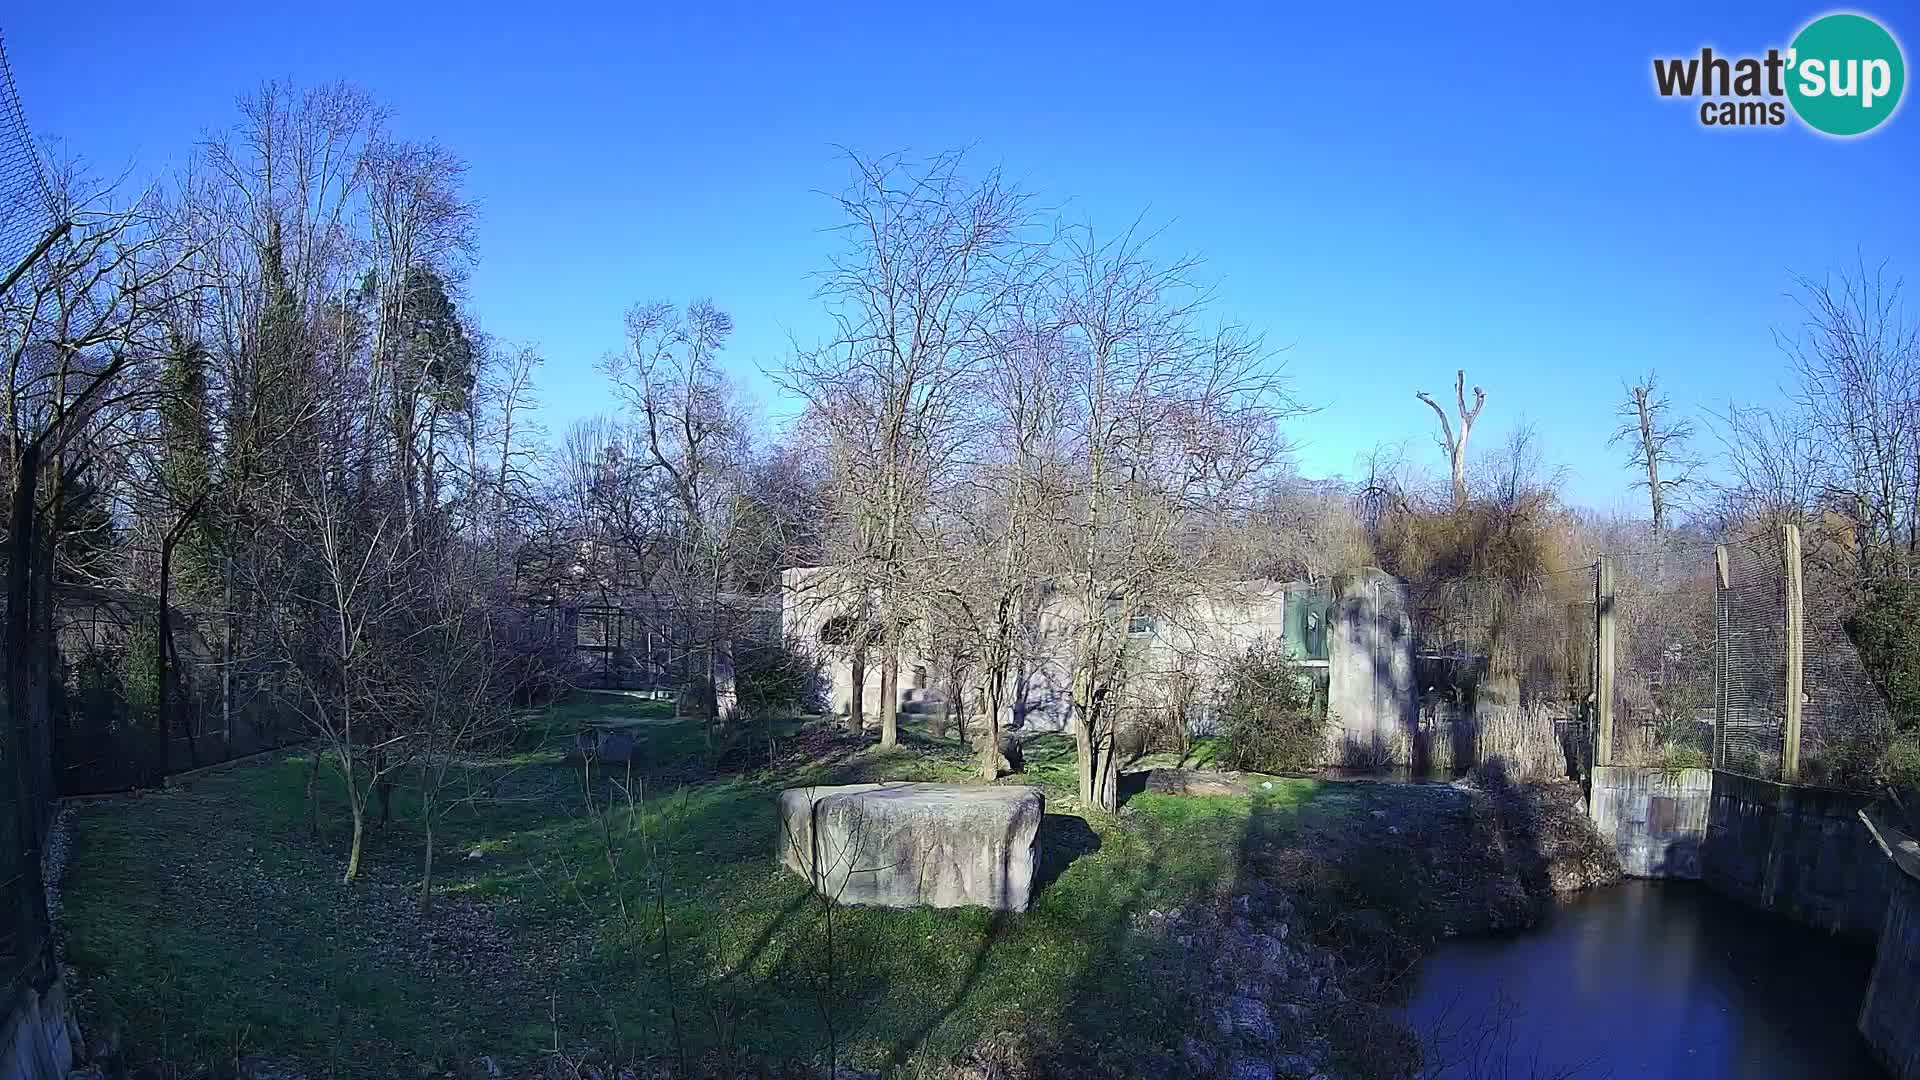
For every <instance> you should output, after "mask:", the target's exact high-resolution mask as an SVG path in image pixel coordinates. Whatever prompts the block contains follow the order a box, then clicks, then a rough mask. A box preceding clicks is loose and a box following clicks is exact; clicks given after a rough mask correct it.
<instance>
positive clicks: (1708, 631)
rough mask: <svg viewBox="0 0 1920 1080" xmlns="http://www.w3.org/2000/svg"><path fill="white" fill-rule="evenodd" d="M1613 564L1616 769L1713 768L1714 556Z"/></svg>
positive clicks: (1634, 557)
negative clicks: (1626, 767) (1657, 766)
mask: <svg viewBox="0 0 1920 1080" xmlns="http://www.w3.org/2000/svg"><path fill="white" fill-rule="evenodd" d="M1608 559H1609V561H1611V563H1612V564H1613V592H1614V608H1613V610H1614V630H1613V633H1614V642H1613V649H1614V677H1613V732H1614V734H1613V760H1612V761H1611V762H1609V763H1608V764H1613V765H1671V764H1699V765H1705V764H1707V762H1708V761H1709V760H1710V755H1711V753H1712V749H1713V717H1714V707H1713V655H1714V570H1713V548H1712V547H1710V546H1705V545H1692V546H1674V547H1672V548H1669V549H1666V550H1657V551H1645V552H1634V553H1630V554H1622V555H1612V556H1608Z"/></svg>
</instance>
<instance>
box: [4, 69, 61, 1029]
mask: <svg viewBox="0 0 1920 1080" xmlns="http://www.w3.org/2000/svg"><path fill="white" fill-rule="evenodd" d="M54 223H55V218H54V213H53V199H52V194H51V192H50V190H49V189H48V187H47V183H46V177H45V175H44V174H43V173H42V171H41V168H40V159H39V156H38V155H37V153H36V152H35V150H34V146H33V139H32V135H31V134H30V133H29V131H28V128H27V122H26V117H25V115H24V114H23V113H22V112H21V109H20V99H19V95H18V94H17V93H15V91H14V86H13V74H12V72H11V70H10V69H9V68H8V66H7V62H6V54H5V51H4V48H0V281H11V280H13V279H15V278H16V276H17V271H20V270H22V269H24V268H25V266H26V264H27V260H28V258H29V256H30V255H31V254H32V253H33V251H34V250H35V249H36V248H38V247H39V246H40V245H41V242H42V241H43V240H44V239H45V238H46V237H47V236H48V235H49V231H50V230H51V229H52V228H53V225H54ZM4 300H5V297H3V296H0V301H4ZM7 309H8V308H7V305H5V304H4V303H0V310H7ZM5 636H6V640H7V642H8V645H9V647H10V648H13V647H17V645H16V642H15V641H14V638H13V635H12V634H7V635H5ZM42 666H44V665H42ZM9 674H10V677H11V672H10V673H9ZM37 674H39V675H41V676H44V675H45V672H44V671H41V672H38V673H37ZM26 682H27V684H28V685H27V687H26V689H27V693H25V694H17V693H14V692H9V693H8V694H7V695H6V696H5V700H6V701H9V702H22V701H24V702H28V703H30V706H29V707H28V708H25V709H23V710H15V709H12V708H6V707H5V706H3V705H0V709H4V711H5V720H4V724H3V725H0V904H4V906H5V908H6V914H5V915H4V916H3V917H0V993H3V994H4V995H5V998H4V1000H5V1001H7V1002H8V1003H9V1004H11V1003H12V1002H14V1001H15V1000H17V992H18V991H19V989H20V988H21V987H23V986H39V985H42V984H44V983H45V982H46V981H47V980H50V979H51V978H52V975H53V963H52V950H51V946H50V942H51V940H52V935H51V933H50V932H49V928H48V920H47V909H46V897H45V895H44V894H43V892H42V889H41V878H40V853H41V850H42V847H43V846H44V841H45V838H46V835H47V827H48V825H49V823H50V822H51V820H52V817H53V778H52V769H51V748H50V745H49V738H48V732H47V723H46V715H47V709H46V707H45V701H46V697H45V694H44V693H41V692H40V691H44V690H45V689H46V681H45V679H44V678H41V679H38V680H36V679H35V678H33V677H32V675H31V674H29V677H28V679H27V680H26ZM15 689H18V688H15ZM6 1020H7V1018H6V1017H4V1016H0V1024H4V1023H6Z"/></svg>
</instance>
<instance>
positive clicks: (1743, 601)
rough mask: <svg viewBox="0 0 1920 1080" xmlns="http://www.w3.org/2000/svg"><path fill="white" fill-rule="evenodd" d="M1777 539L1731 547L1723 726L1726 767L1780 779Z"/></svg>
mask: <svg viewBox="0 0 1920 1080" xmlns="http://www.w3.org/2000/svg"><path fill="white" fill-rule="evenodd" d="M1785 558H1786V553H1785V548H1784V545H1783V543H1782V540H1781V538H1780V536H1779V534H1777V533H1769V534H1765V535H1761V536H1756V537H1753V538H1751V539H1748V540H1744V541H1741V542H1739V543H1733V544H1728V545H1727V546H1726V562H1727V567H1726V583H1725V586H1724V588H1722V589H1721V591H1720V597H1719V603H1718V614H1717V621H1718V624H1719V640H1720V645H1719V658H1718V659H1719V664H1720V680H1721V690H1720V701H1719V713H1720V728H1721V738H1722V741H1723V743H1724V745H1723V747H1722V749H1721V752H1720V753H1719V754H1718V755H1717V758H1716V760H1717V762H1718V764H1719V765H1721V766H1722V767H1723V768H1728V769H1733V770H1735V771H1736V772H1744V773H1749V774H1751V775H1754V776H1766V777H1773V778H1778V777H1779V776H1780V775H1781V768H1782V764H1783V760H1784V754H1785V738H1786V719H1787V706H1786V700H1787V627H1786V605H1787V579H1786V571H1785Z"/></svg>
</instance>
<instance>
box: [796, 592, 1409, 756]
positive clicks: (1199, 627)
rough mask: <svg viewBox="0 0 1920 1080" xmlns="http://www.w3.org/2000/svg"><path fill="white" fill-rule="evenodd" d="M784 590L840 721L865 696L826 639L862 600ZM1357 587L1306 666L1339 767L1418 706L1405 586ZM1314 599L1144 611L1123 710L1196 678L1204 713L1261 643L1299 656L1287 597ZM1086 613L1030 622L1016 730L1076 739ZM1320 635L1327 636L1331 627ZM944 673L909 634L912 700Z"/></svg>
mask: <svg viewBox="0 0 1920 1080" xmlns="http://www.w3.org/2000/svg"><path fill="white" fill-rule="evenodd" d="M782 586H783V588H782V601H781V618H782V631H783V633H784V634H785V635H786V636H787V637H788V638H789V639H792V640H797V641H799V642H802V643H806V644H808V645H809V646H810V647H812V648H813V649H814V650H815V654H816V656H817V658H818V659H819V660H820V661H821V666H822V669H823V671H824V672H825V675H826V682H827V687H828V692H827V697H828V707H829V709H830V711H831V712H833V713H834V714H836V715H845V714H846V712H847V710H848V707H849V705H850V704H851V702H852V698H853V694H854V687H853V666H852V664H851V662H850V661H849V660H848V658H847V656H846V655H845V650H844V649H836V648H834V647H833V646H832V645H831V644H829V643H828V642H826V641H823V639H822V634H823V631H829V629H830V627H829V624H830V623H831V622H832V621H833V620H834V619H836V618H838V617H840V616H841V615H843V614H844V613H845V612H847V611H850V610H857V609H858V607H859V601H860V597H859V596H858V595H857V594H855V593H852V592H850V591H849V590H847V589H845V588H843V587H842V586H841V584H840V582H839V581H838V580H837V577H836V575H834V574H833V572H832V570H831V569H828V568H821V567H804V568H797V569H792V570H788V571H786V572H785V574H784V575H783V577H782ZM1346 590H1347V591H1346V593H1345V604H1346V608H1345V612H1344V615H1340V614H1336V613H1335V612H1333V611H1331V610H1330V611H1329V613H1328V624H1329V625H1328V627H1327V628H1326V629H1327V634H1328V638H1329V649H1328V652H1329V656H1330V659H1329V660H1326V661H1318V660H1308V661H1306V664H1307V666H1308V667H1310V668H1321V669H1325V670H1326V671H1327V674H1328V697H1329V705H1330V709H1331V711H1332V712H1333V713H1334V714H1335V715H1336V716H1337V717H1338V719H1339V721H1340V725H1339V726H1338V727H1337V728H1336V729H1335V731H1334V733H1333V735H1332V736H1331V738H1330V743H1331V746H1330V752H1329V760H1332V761H1337V760H1339V759H1340V758H1339V754H1338V753H1337V749H1338V747H1339V745H1340V743H1341V742H1343V741H1344V740H1345V739H1346V738H1349V737H1351V738H1354V739H1360V740H1367V741H1372V740H1376V739H1378V740H1382V741H1390V740H1391V739H1392V738H1393V737H1394V735H1395V734H1396V733H1403V732H1405V731H1406V730H1408V729H1409V728H1410V726H1411V724H1412V722H1413V716H1414V708H1415V702H1414V695H1413V642H1412V634H1411V621H1410V619H1409V617H1408V613H1407V600H1406V594H1405V590H1404V588H1403V587H1402V586H1401V585H1400V584H1399V583H1398V582H1397V581H1395V580H1394V579H1393V578H1392V577H1391V576H1389V575H1387V574H1385V573H1383V572H1381V571H1378V570H1370V571H1365V572H1363V573H1360V574H1356V575H1353V576H1352V577H1351V578H1350V579H1349V581H1348V584H1347V585H1346ZM1309 591H1310V590H1309V587H1308V586H1307V585H1306V584H1305V583H1303V582H1278V581H1243V582H1229V583H1223V584H1220V585H1218V586H1215V587H1213V588H1212V590H1211V591H1209V592H1208V593H1206V594H1201V595H1195V596H1192V597H1189V598H1187V599H1185V600H1184V601H1183V602H1182V603H1181V604H1180V605H1179V608H1180V610H1179V611H1177V612H1173V613H1155V612H1146V613H1143V614H1142V615H1141V618H1140V620H1139V622H1140V626H1139V627H1138V629H1137V632H1136V633H1134V634H1133V635H1132V636H1131V640H1130V642H1129V649H1130V650H1132V652H1133V658H1132V661H1131V662H1132V663H1133V665H1134V675H1133V676H1132V677H1130V679H1129V681H1128V686H1127V688H1126V691H1125V694H1126V696H1125V699H1124V700H1123V701H1122V702H1121V707H1122V708H1123V709H1126V708H1136V709H1140V708H1152V707H1155V706H1158V705H1161V704H1164V702H1165V701H1166V700H1167V696H1168V694H1167V689H1168V687H1169V685H1170V684H1171V682H1172V680H1173V678H1174V677H1175V676H1176V675H1184V676H1186V677H1188V678H1190V679H1192V680H1193V681H1194V683H1195V684H1196V688H1197V690H1198V691H1199V693H1198V698H1199V702H1198V704H1201V705H1202V706H1204V702H1205V700H1206V698H1207V692H1208V691H1209V690H1210V689H1211V687H1212V686H1213V685H1214V683H1215V681H1216V680H1217V677H1218V673H1219V670H1220V667H1221V665H1222V664H1223V663H1225V662H1226V660H1227V659H1229V658H1231V657H1232V656H1235V655H1237V654H1239V653H1240V652H1243V651H1244V650H1245V649H1246V648H1247V646H1249V645H1251V644H1253V643H1254V642H1255V641H1256V640H1259V639H1261V638H1270V639H1274V640H1281V641H1285V642H1287V643H1288V644H1289V645H1291V646H1293V647H1294V648H1295V649H1296V651H1299V648H1300V643H1299V642H1298V641H1297V640H1296V639H1297V638H1299V637H1300V636H1302V631H1303V629H1304V628H1303V626H1295V625H1290V620H1289V607H1288V598H1289V596H1290V595H1297V594H1302V593H1307V592H1309ZM1081 607H1082V600H1081V599H1080V598H1079V597H1077V596H1068V595H1064V594H1057V593H1056V594H1055V595H1053V596H1052V597H1050V598H1048V599H1047V600H1046V601H1045V602H1044V603H1042V604H1041V605H1040V606H1039V609H1038V610H1037V611H1034V612H1032V613H1031V615H1030V618H1029V621H1028V623H1027V625H1026V626H1025V627H1024V628H1023V634H1024V637H1025V641H1024V645H1025V646H1026V648H1025V650H1024V651H1025V652H1026V653H1027V656H1028V660H1027V663H1026V664H1025V665H1023V666H1022V667H1021V668H1020V669H1019V670H1017V671H1016V672H1015V679H1016V686H1015V688H1014V691H1013V694H1012V700H1011V701H1010V702H1009V703H1008V711H1007V714H1006V715H1004V716H1003V717H1002V723H1003V724H1004V725H1006V726H1007V727H1008V728H1009V729H1011V730H1015V731H1069V730H1072V724H1073V716H1072V709H1071V706H1070V691H1071V686H1072V671H1071V658H1072V655H1073V647H1074V641H1073V635H1074V633H1075V632H1076V629H1077V628H1078V627H1079V626H1080V625H1081V624H1082V623H1083V622H1084V619H1083V618H1082V612H1081ZM1294 621H1296V622H1297V621H1299V620H1298V619H1296V620H1294ZM1343 626H1344V627H1346V633H1345V636H1344V638H1343V636H1342V633H1341V627H1343ZM1313 632H1315V633H1319V632H1320V628H1319V627H1315V628H1313ZM829 636H830V635H829ZM1375 649H1378V650H1384V653H1383V655H1374V654H1373V653H1372V652H1370V651H1369V650H1375ZM935 667H936V665H935V664H933V663H932V662H931V661H930V658H929V657H928V656H927V655H926V653H925V648H924V645H923V643H922V642H920V641H917V640H915V637H914V633H913V632H912V631H911V630H909V632H908V634H907V639H906V641H905V642H904V644H903V648H902V650H901V659H900V687H901V694H902V698H903V701H904V703H907V704H911V703H913V702H915V701H918V700H921V699H923V698H925V697H928V696H936V697H937V696H939V695H941V694H943V693H944V691H945V689H946V688H945V687H942V686H938V685H933V683H934V682H935V681H936V680H935V679H934V678H933V677H932V676H931V675H929V672H930V671H931V670H932V669H934V668H935ZM863 700H864V702H865V711H866V712H867V715H869V716H875V715H877V714H878V710H879V707H880V690H879V669H878V665H877V663H873V662H869V664H868V668H867V681H866V687H865V696H864V699H863ZM969 704H971V703H969ZM1194 721H1195V725H1196V729H1197V730H1198V731H1199V732H1201V733H1204V732H1205V730H1206V727H1207V724H1208V718H1207V716H1206V712H1205V709H1204V707H1202V708H1201V709H1200V710H1199V711H1198V712H1197V714H1196V715H1195V717H1194Z"/></svg>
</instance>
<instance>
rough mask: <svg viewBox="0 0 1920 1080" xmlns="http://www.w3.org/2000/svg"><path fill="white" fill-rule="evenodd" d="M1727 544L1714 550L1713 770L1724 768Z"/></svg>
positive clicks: (1725, 759)
mask: <svg viewBox="0 0 1920 1080" xmlns="http://www.w3.org/2000/svg"><path fill="white" fill-rule="evenodd" d="M1728 584H1729V583H1728V581H1727V545H1725V544H1715V545H1714V547H1713V767H1714V768H1716V769H1724V768H1726V767H1727V588H1728Z"/></svg>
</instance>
